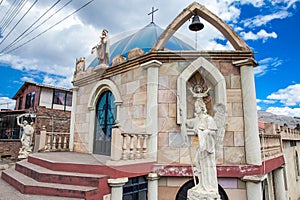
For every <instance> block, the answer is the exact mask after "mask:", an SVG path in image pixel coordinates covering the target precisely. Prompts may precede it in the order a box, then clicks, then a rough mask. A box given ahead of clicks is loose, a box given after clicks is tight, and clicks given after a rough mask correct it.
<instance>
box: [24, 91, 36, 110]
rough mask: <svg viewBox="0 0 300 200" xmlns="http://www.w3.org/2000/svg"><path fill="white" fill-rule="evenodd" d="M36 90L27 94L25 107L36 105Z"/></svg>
mask: <svg viewBox="0 0 300 200" xmlns="http://www.w3.org/2000/svg"><path fill="white" fill-rule="evenodd" d="M34 99H35V92H31V93H28V94H26V101H25V109H28V108H32V107H33V106H34Z"/></svg>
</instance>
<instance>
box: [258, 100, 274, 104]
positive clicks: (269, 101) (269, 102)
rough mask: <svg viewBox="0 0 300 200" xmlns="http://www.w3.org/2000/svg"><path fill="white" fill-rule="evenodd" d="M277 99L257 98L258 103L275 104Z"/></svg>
mask: <svg viewBox="0 0 300 200" xmlns="http://www.w3.org/2000/svg"><path fill="white" fill-rule="evenodd" d="M275 102H276V101H274V100H267V99H263V100H262V99H256V103H265V104H274V103H275Z"/></svg>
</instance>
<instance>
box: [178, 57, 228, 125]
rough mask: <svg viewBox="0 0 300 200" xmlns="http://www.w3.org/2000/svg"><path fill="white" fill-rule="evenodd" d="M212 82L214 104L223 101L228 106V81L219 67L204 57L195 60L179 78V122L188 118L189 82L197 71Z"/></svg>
mask: <svg viewBox="0 0 300 200" xmlns="http://www.w3.org/2000/svg"><path fill="white" fill-rule="evenodd" d="M196 72H200V74H201V76H203V77H205V79H206V80H207V81H208V82H209V83H210V85H211V87H212V89H213V90H214V104H218V103H222V104H224V105H225V106H226V104H227V98H226V82H225V78H224V76H223V75H222V74H221V73H220V71H219V70H218V68H217V67H215V66H214V65H213V64H212V63H211V62H209V61H208V60H206V59H205V58H203V57H199V58H198V59H196V60H195V61H193V62H192V63H191V64H190V65H189V66H187V67H186V68H185V70H184V71H183V72H182V73H181V74H180V75H179V76H178V78H177V124H182V122H183V121H185V120H186V119H187V103H188V102H187V88H186V85H187V82H188V81H189V79H190V78H191V77H192V76H193V75H194V74H195V73H196Z"/></svg>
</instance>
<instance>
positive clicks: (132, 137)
mask: <svg viewBox="0 0 300 200" xmlns="http://www.w3.org/2000/svg"><path fill="white" fill-rule="evenodd" d="M129 136H130V144H129V150H130V152H129V159H130V160H134V157H135V156H134V150H135V149H134V138H135V136H134V135H133V134H130V135H129Z"/></svg>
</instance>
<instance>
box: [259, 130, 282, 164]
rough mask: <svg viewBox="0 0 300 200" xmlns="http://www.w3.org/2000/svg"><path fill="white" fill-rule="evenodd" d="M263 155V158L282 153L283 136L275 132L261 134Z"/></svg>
mask: <svg viewBox="0 0 300 200" xmlns="http://www.w3.org/2000/svg"><path fill="white" fill-rule="evenodd" d="M259 136H260V145H261V156H262V159H263V160H267V159H270V158H274V157H277V156H280V155H282V143H281V136H280V135H275V134H260V135H259Z"/></svg>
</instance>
